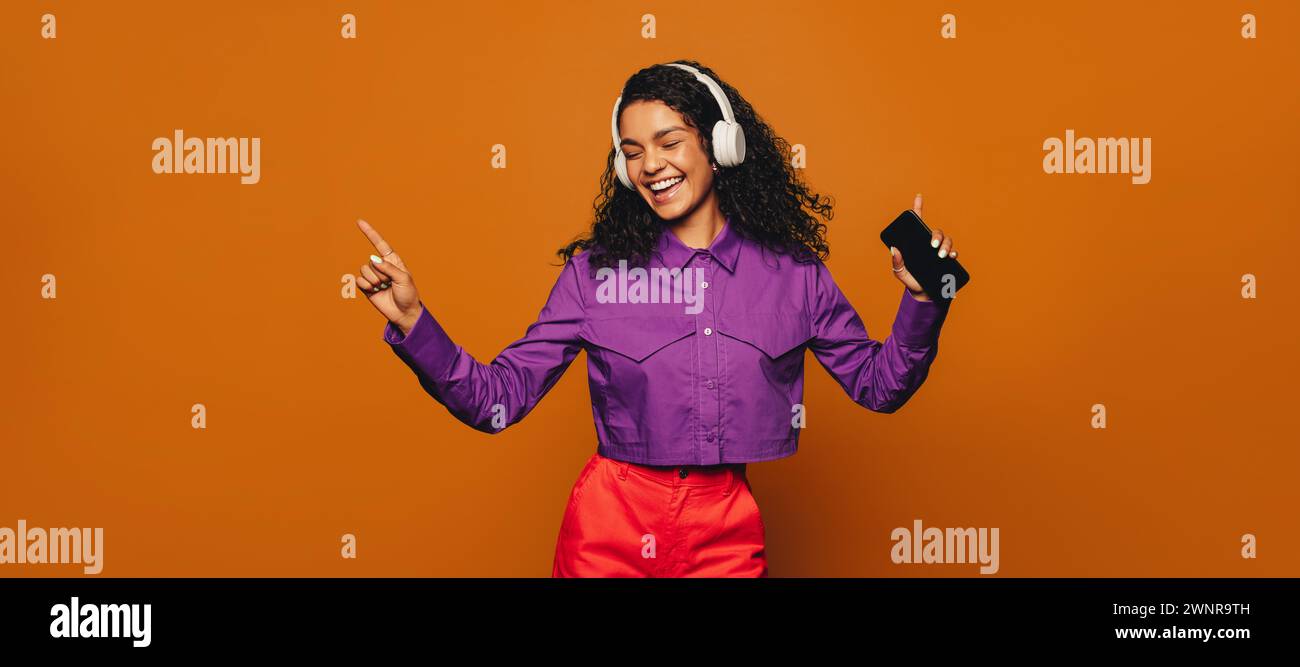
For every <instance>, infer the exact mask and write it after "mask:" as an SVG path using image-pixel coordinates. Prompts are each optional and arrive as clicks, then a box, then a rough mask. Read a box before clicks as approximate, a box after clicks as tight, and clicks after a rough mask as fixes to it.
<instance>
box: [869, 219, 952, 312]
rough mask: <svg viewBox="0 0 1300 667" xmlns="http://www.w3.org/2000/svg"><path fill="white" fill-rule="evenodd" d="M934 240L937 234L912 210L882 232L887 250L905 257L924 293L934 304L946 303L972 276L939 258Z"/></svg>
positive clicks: (881, 236)
mask: <svg viewBox="0 0 1300 667" xmlns="http://www.w3.org/2000/svg"><path fill="white" fill-rule="evenodd" d="M932 238H934V232H932V231H931V230H930V228H929V227H927V226H926V224H925V222H923V221H922V220H921V218H920V217H919V216H917V215H916V213H915V212H913V211H911V210H910V209H909V210H906V211H903V212H902V213H900V214H899V215H898V217H897V218H895V219H894V221H893V222H891V223H889V226H888V227H885V229H884V230H883V231H881V232H880V240H881V242H882V243H884V244H885V247H889V246H893V247H895V248H898V250H899V252H901V253H903V263H904V264H905V265H906V266H907V271H908V272H909V273H911V274H912V277H913V278H916V282H917V283H919V284H920V285H921V289H923V290H925V293H926V294H927V295H928V296H929V297H930V298H931V299H932V300H934V301H936V302H939V303H946V302H948V301H950V300H952V298H953V297H954V296H956V294H957V290H960V289H961V288H962V287H964V286H965V285H966V283H968V282H970V273H968V272H967V271H966V269H965V268H964V267H962V265H961V264H959V263H957V260H956V259H954V258H953V257H951V256H949V257H939V250H938V249H937V248H934V247H932V246H931V245H930V240H931V239H932Z"/></svg>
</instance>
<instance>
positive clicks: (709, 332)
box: [696, 253, 722, 465]
mask: <svg viewBox="0 0 1300 667" xmlns="http://www.w3.org/2000/svg"><path fill="white" fill-rule="evenodd" d="M698 257H699V258H700V262H699V264H700V266H699V267H698V270H697V271H696V273H697V274H699V276H700V277H699V278H698V280H699V281H700V283H699V284H698V285H697V288H698V292H697V293H698V294H699V295H700V298H702V299H704V308H703V309H702V310H701V311H700V313H699V315H697V316H696V317H697V318H698V320H697V325H696V326H698V327H702V329H701V333H703V334H704V337H703V338H701V339H700V341H701V343H702V344H701V346H700V357H699V359H700V367H699V372H700V375H699V376H697V377H703V378H707V381H706V384H705V386H706V387H707V388H708V389H709V390H712V389H714V387H716V386H717V383H716V382H715V381H714V378H716V377H718V371H719V364H720V360H719V356H718V355H719V348H720V346H721V345H722V342H721V341H720V340H719V339H720V338H721V337H720V336H715V335H714V334H715V328H714V325H716V324H717V313H718V310H717V303H716V301H717V299H714V298H713V296H714V295H715V294H716V291H714V290H711V289H708V288H705V287H703V286H704V285H706V284H708V283H709V280H710V279H712V278H713V277H714V276H712V275H710V274H711V273H712V264H711V263H710V261H709V259H710V257H709V255H708V254H707V253H704V254H700V255H698ZM700 399H701V400H700V403H699V405H700V421H699V424H700V428H701V430H702V431H703V433H702V434H703V436H704V438H703V441H702V442H701V443H700V463H701V464H704V465H709V464H714V463H721V462H722V456H721V452H720V450H719V447H718V445H719V443H718V420H719V419H720V418H721V412H722V411H721V406H720V404H719V402H718V401H719V399H718V392H716V391H708V392H705V393H704V395H703V396H701V397H700Z"/></svg>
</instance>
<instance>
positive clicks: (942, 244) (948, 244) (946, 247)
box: [889, 192, 957, 301]
mask: <svg viewBox="0 0 1300 667" xmlns="http://www.w3.org/2000/svg"><path fill="white" fill-rule="evenodd" d="M912 212H913V213H915V214H916V217H918V218H920V217H921V193H919V192H918V193H916V200H915V201H914V202H912ZM922 219H923V220H924V218H922ZM930 247H932V248H938V251H937V252H938V253H939V257H940V258H943V257H956V256H957V251H956V250H953V249H952V237H951V236H946V235H945V234H944V233H943V230H942V229H939V228H937V227H936V228H935V229H934V236H933V237H932V238H931V239H930ZM889 254H890V256H891V258H892V262H893V265H894V266H893V272H894V277H895V278H898V281H899V282H901V283H903V286H904V287H906V288H907V291H909V292H911V293H912V298H914V299H916V300H917V301H929V300H930V296H929V295H928V294H926V293H925V290H924V289H922V288H921V284H920V283H918V282H916V278H913V277H912V274H911V273H910V272H908V270H907V265H906V264H904V263H903V251H901V250H899V249H897V248H895V247H893V246H890V247H889Z"/></svg>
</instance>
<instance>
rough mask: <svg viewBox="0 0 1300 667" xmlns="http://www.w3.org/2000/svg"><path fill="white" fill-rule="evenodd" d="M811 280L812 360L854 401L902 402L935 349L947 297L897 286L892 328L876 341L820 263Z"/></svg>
mask: <svg viewBox="0 0 1300 667" xmlns="http://www.w3.org/2000/svg"><path fill="white" fill-rule="evenodd" d="M814 280H815V283H816V284H815V285H814V287H813V289H812V294H813V298H812V304H811V309H812V329H813V331H812V333H813V337H812V340H811V341H810V342H809V348H810V349H812V351H813V354H814V355H815V356H816V357H817V360H818V361H819V362H821V365H822V366H823V367H824V368H825V369H826V371H827V372H829V373H830V374H831V376H832V377H834V378H835V380H836V381H837V382H839V384H840V386H841V387H843V388H844V391H845V392H846V393H847V394H848V395H849V397H850V398H852V399H853V401H854V402H856V403H857V404H858V405H861V406H863V407H865V408H868V409H870V410H873V411H875V412H886V413H888V412H894V411H896V410H898V409H899V408H901V407H903V404H904V403H906V402H907V401H908V399H910V398H911V397H912V394H914V393H916V390H917V389H920V387H921V384H922V383H923V382H925V378H926V376H927V375H928V374H929V372H930V364H931V363H933V362H934V359H935V356H936V355H938V353H939V330H940V329H941V328H942V327H943V321H944V319H945V318H946V317H947V314H948V310H949V309H950V308H951V307H952V304H951V302H947V303H942V304H941V303H936V302H933V301H917V300H916V299H915V298H913V297H912V295H911V293H910V292H908V291H907V288H903V299H902V302H901V303H899V306H898V314H897V315H896V316H895V318H894V326H893V331H892V333H891V335H890V336H889V337H888V338H886V339H885V341H884V342H883V343H882V342H880V341H877V340H872V339H871V338H870V337H869V336H868V335H867V330H866V327H865V326H863V324H862V319H861V318H860V317H858V313H857V311H856V310H854V309H853V306H852V305H850V304H849V301H848V299H847V298H846V297H845V296H844V293H843V292H842V291H840V289H839V286H837V285H836V284H835V281H834V280H833V279H832V278H831V274H830V271H829V270H828V269H827V268H826V266H825V265H824V264H822V263H821V262H817V271H816V276H815V278H814Z"/></svg>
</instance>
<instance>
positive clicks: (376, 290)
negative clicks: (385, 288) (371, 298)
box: [370, 285, 379, 292]
mask: <svg viewBox="0 0 1300 667" xmlns="http://www.w3.org/2000/svg"><path fill="white" fill-rule="evenodd" d="M370 291H371V292H378V291H379V285H375V286H374V287H373V288H371V290H370Z"/></svg>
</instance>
